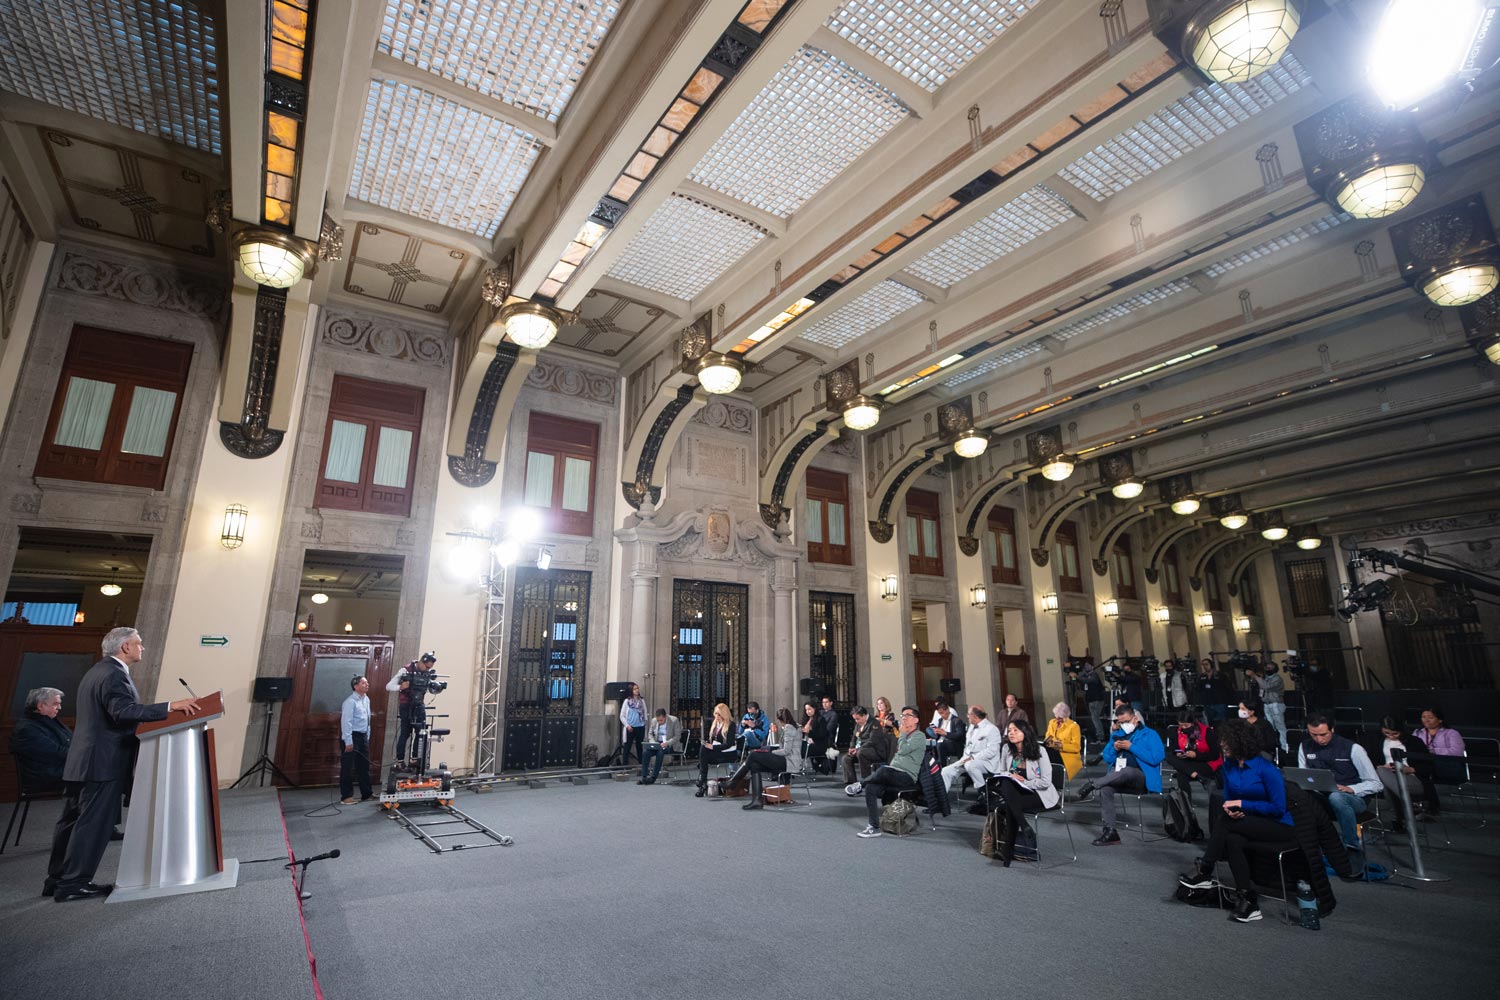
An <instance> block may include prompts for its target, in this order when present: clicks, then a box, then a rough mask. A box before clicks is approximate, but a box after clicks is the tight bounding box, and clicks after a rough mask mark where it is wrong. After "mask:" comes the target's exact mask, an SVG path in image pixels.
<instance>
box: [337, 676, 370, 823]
mask: <svg viewBox="0 0 1500 1000" xmlns="http://www.w3.org/2000/svg"><path fill="white" fill-rule="evenodd" d="M349 686H350V687H351V688H353V689H354V691H353V693H352V694H351V695H349V697H347V698H345V699H344V708H343V712H342V718H341V720H340V722H339V735H340V736H341V737H343V740H344V755H343V758H342V759H341V760H340V762H339V795H340V796H342V798H343V803H344V805H346V806H352V805H354V776H355V775H356V774H358V775H359V801H361V802H364V801H366V800H368V799H370V798H373V797H374V796H373V793H371V791H370V681H369V678H367V677H355V678H353V679H352V680H350V681H349Z"/></svg>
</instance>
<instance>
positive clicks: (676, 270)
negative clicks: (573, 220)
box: [609, 195, 766, 300]
mask: <svg viewBox="0 0 1500 1000" xmlns="http://www.w3.org/2000/svg"><path fill="white" fill-rule="evenodd" d="M765 238H766V234H765V233H763V232H761V231H760V230H759V229H757V228H756V227H755V226H752V225H750V223H748V222H746V221H744V220H743V219H739V218H736V217H735V216H733V215H730V214H729V213H727V212H721V211H719V210H718V209H716V208H710V207H709V206H707V205H705V204H703V203H702V202H698V201H694V200H693V199H691V198H684V197H682V196H680V195H672V196H671V197H670V198H668V199H667V200H666V201H665V202H663V203H662V206H661V207H660V208H658V209H657V210H656V212H655V213H654V214H653V215H652V216H651V218H650V219H649V220H647V222H646V224H645V225H644V226H643V227H641V231H640V232H638V233H636V235H635V238H634V239H633V240H631V241H630V245H629V246H627V247H626V248H625V252H624V253H622V254H621V255H620V257H619V259H618V260H616V261H615V265H614V267H612V268H610V269H609V274H610V277H612V278H618V279H620V280H621V281H628V282H629V283H630V284H632V285H640V286H641V287H642V288H649V289H651V290H653V291H657V292H662V293H664V294H666V295H675V296H676V297H677V298H679V299H688V300H691V299H692V298H693V297H694V296H696V295H697V294H698V293H699V292H701V291H703V290H704V289H705V288H707V287H708V286H709V285H711V284H713V282H714V279H716V278H718V276H719V275H721V274H723V273H724V272H725V271H726V270H727V269H728V268H729V267H730V265H732V264H733V263H734V262H735V261H737V260H739V259H740V258H741V257H743V256H745V254H747V253H749V252H750V249H751V248H752V247H754V246H755V244H757V243H759V242H760V241H761V240H763V239H765Z"/></svg>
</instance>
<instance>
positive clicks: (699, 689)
mask: <svg viewBox="0 0 1500 1000" xmlns="http://www.w3.org/2000/svg"><path fill="white" fill-rule="evenodd" d="M749 618H750V588H749V587H747V586H745V585H744V584H738V583H709V582H707V581H703V580H674V581H673V583H672V622H673V631H672V708H671V712H672V714H673V715H675V716H677V717H678V718H679V719H681V720H682V724H683V726H684V727H691V728H692V729H694V730H696V731H698V732H702V731H703V720H704V717H705V716H712V715H713V710H714V705H716V704H718V703H719V702H721V701H722V702H724V703H725V704H727V705H728V706H729V711H730V712H732V713H734V718H735V719H736V720H738V719H739V717H740V715H741V714H742V713H743V712H744V711H745V702H747V701H749V700H750V622H749Z"/></svg>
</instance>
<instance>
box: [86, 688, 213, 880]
mask: <svg viewBox="0 0 1500 1000" xmlns="http://www.w3.org/2000/svg"><path fill="white" fill-rule="evenodd" d="M197 703H198V709H199V711H198V714H196V715H188V714H187V713H186V712H172V713H170V714H168V716H167V717H166V718H165V719H163V720H161V721H160V722H143V723H141V724H140V725H139V726H137V727H136V731H135V732H136V735H137V736H138V737H140V741H141V748H140V755H139V756H138V757H137V758H136V762H135V785H134V788H133V789H132V791H131V793H130V815H129V816H128V817H127V819H126V823H125V843H124V844H123V845H121V847H122V850H121V852H120V871H119V874H118V875H117V876H116V877H115V891H114V892H112V893H110V894H109V897H108V901H109V902H111V903H128V902H131V901H133V900H137V899H155V898H156V897H158V896H176V895H181V894H183V893H189V892H207V891H209V890H211V889H232V888H234V886H235V885H236V883H238V881H239V874H240V863H239V861H237V860H235V859H234V858H229V859H227V860H226V859H225V857H224V841H223V834H222V832H221V829H220V824H219V774H218V765H217V762H216V760H215V758H214V734H213V731H212V730H210V729H209V728H208V724H209V723H210V722H213V721H214V720H215V719H217V718H219V717H220V716H222V715H223V714H224V694H223V692H222V691H215V692H214V693H213V694H210V695H205V696H204V697H202V698H199V699H197Z"/></svg>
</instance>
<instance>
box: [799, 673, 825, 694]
mask: <svg viewBox="0 0 1500 1000" xmlns="http://www.w3.org/2000/svg"><path fill="white" fill-rule="evenodd" d="M797 690H798V691H799V692H801V694H802V696H803V697H804V698H821V697H823V693H824V692H823V682H822V681H820V680H818V679H817V678H816V677H804V678H802V679H801V680H800V681H798V682H797Z"/></svg>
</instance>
